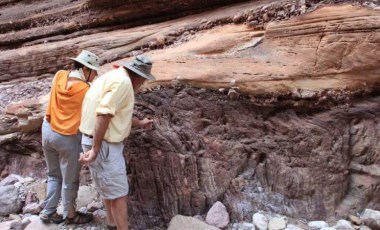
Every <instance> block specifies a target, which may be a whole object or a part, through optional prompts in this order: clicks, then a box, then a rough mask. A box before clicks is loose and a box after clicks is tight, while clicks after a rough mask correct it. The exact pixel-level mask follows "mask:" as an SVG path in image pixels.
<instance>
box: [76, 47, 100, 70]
mask: <svg viewBox="0 0 380 230" xmlns="http://www.w3.org/2000/svg"><path fill="white" fill-rule="evenodd" d="M70 59H71V60H74V61H76V62H79V63H80V64H82V65H84V66H86V67H88V68H90V69H92V70H96V71H99V69H100V61H99V57H98V56H96V55H95V54H94V53H91V52H90V51H87V50H82V52H81V53H80V54H79V55H78V56H77V57H76V58H70Z"/></svg>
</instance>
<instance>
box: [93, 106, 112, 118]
mask: <svg viewBox="0 0 380 230" xmlns="http://www.w3.org/2000/svg"><path fill="white" fill-rule="evenodd" d="M99 114H102V115H107V114H109V115H112V116H114V115H115V110H113V109H109V108H97V109H96V115H99Z"/></svg>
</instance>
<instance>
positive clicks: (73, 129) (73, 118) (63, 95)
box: [46, 70, 89, 135]
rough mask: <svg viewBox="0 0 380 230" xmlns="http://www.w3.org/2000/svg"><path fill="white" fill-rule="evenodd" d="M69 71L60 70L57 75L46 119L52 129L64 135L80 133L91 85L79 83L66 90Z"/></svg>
mask: <svg viewBox="0 0 380 230" xmlns="http://www.w3.org/2000/svg"><path fill="white" fill-rule="evenodd" d="M68 75H69V71H65V70H60V71H58V72H57V73H56V74H55V77H54V80H53V83H52V87H51V91H50V100H49V103H48V106H47V109H46V118H47V120H48V121H49V122H50V126H51V129H52V130H54V131H55V132H57V133H60V134H62V135H73V134H77V133H78V128H79V124H80V119H81V113H82V102H83V99H84V96H85V95H86V92H87V90H88V89H89V85H88V84H87V83H86V82H83V81H78V82H77V83H75V84H73V85H72V86H70V87H68V88H67V89H66V83H67V80H68Z"/></svg>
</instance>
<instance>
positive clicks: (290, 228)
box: [285, 224, 303, 230]
mask: <svg viewBox="0 0 380 230" xmlns="http://www.w3.org/2000/svg"><path fill="white" fill-rule="evenodd" d="M285 230H303V229H302V228H300V227H297V226H295V225H292V224H288V226H286V228H285Z"/></svg>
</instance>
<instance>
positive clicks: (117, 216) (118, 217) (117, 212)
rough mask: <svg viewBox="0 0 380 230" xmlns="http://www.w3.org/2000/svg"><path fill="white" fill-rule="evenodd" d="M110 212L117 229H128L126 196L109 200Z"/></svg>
mask: <svg viewBox="0 0 380 230" xmlns="http://www.w3.org/2000/svg"><path fill="white" fill-rule="evenodd" d="M110 203H111V212H112V216H113V218H114V220H115V223H116V226H117V229H118V230H128V207H127V196H123V197H119V198H116V199H113V200H110Z"/></svg>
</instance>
